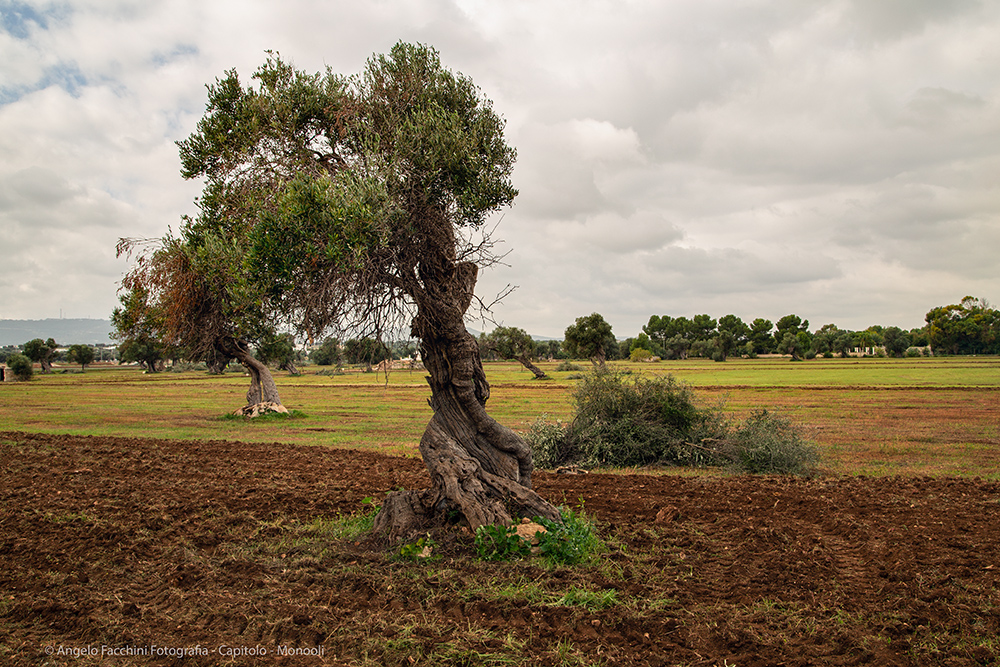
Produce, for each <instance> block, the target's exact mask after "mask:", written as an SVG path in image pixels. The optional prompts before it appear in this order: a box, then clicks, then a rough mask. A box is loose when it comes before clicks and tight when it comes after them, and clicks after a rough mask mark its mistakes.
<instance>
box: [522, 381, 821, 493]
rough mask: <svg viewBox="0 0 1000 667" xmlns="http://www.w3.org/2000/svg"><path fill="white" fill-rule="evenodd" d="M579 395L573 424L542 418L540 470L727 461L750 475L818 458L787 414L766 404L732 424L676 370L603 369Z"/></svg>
mask: <svg viewBox="0 0 1000 667" xmlns="http://www.w3.org/2000/svg"><path fill="white" fill-rule="evenodd" d="M574 401H575V403H576V414H575V416H574V418H573V421H572V422H570V423H569V424H568V425H564V424H562V423H560V422H555V423H549V422H546V421H545V420H544V418H542V419H539V420H537V421H536V422H535V423H534V424H532V426H531V429H530V431H529V432H528V433H527V435H526V436H525V440H526V441H527V443H528V445H529V446H530V447H531V450H532V454H533V456H534V459H535V464H536V465H537V466H539V467H540V468H554V467H556V466H559V465H564V464H567V463H578V464H583V465H591V466H594V465H600V466H610V467H615V468H620V467H629V466H640V465H648V464H671V465H696V466H701V465H716V466H722V465H724V466H728V467H729V468H731V469H733V470H735V471H738V472H746V473H777V474H805V473H809V472H811V471H812V470H814V469H815V466H816V464H817V462H818V460H819V457H818V454H817V452H816V450H815V448H813V447H812V446H811V445H810V444H809V443H807V442H806V441H805V439H804V438H803V437H802V435H801V433H800V432H799V430H798V429H797V428H795V426H794V425H793V424H792V423H791V422H790V421H789V420H787V419H785V418H784V417H780V416H778V415H777V414H775V413H773V412H768V411H767V410H760V411H757V412H754V413H752V414H751V415H750V417H749V418H747V419H746V420H745V421H743V422H736V423H734V422H731V421H729V420H727V419H726V418H725V416H724V413H723V409H722V405H715V406H704V407H701V406H698V405H697V403H696V401H695V397H694V394H693V393H692V391H691V390H690V389H689V388H688V387H687V386H686V385H684V384H683V383H680V382H678V381H677V380H675V379H674V378H673V377H672V376H669V375H668V376H665V377H654V378H644V377H641V376H628V375H625V374H623V373H620V372H613V371H597V372H595V373H593V374H591V375H588V376H585V377H584V378H583V381H582V382H581V383H580V384H579V385H578V386H577V388H576V392H575V394H574Z"/></svg>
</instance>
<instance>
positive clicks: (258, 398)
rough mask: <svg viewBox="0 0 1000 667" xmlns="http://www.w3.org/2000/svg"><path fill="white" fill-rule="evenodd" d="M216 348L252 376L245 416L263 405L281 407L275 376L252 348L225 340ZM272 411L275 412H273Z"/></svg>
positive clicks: (243, 343) (228, 339)
mask: <svg viewBox="0 0 1000 667" xmlns="http://www.w3.org/2000/svg"><path fill="white" fill-rule="evenodd" d="M216 346H217V347H218V350H219V352H220V353H221V354H222V355H226V356H228V357H229V358H230V359H236V361H238V362H240V363H241V364H242V365H243V367H244V368H246V369H247V373H249V374H250V388H249V389H248V390H247V404H246V406H245V407H244V408H243V412H244V414H250V412H247V410H248V408H252V407H253V406H255V405H260V404H263V403H267V404H274V405H278V406H280V405H281V398H280V397H279V396H278V386H277V385H276V384H275V383H274V376H272V375H271V371H270V369H269V368H268V367H267V365H266V364H263V363H261V362H260V361H259V360H257V359H256V358H255V357H254V356H253V355H252V354H251V353H250V348H249V346H248V345H247V344H246V343H245V342H244V341H241V340H236V339H233V338H225V339H222V340H221V341H219V342H218V343H217V344H216ZM271 411H272V412H273V410H271ZM257 412H259V411H257Z"/></svg>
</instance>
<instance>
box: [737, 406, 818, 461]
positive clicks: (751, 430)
mask: <svg viewBox="0 0 1000 667" xmlns="http://www.w3.org/2000/svg"><path fill="white" fill-rule="evenodd" d="M720 453H721V454H722V455H723V456H725V457H726V458H728V459H729V460H730V464H729V465H730V467H732V468H733V469H734V470H736V471H738V472H744V473H751V474H779V475H804V474H809V473H811V472H813V471H814V470H815V468H816V465H817V463H819V453H818V452H817V450H816V448H815V447H813V446H812V445H810V444H809V443H807V442H806V441H805V440H804V439H803V437H802V435H801V434H800V433H799V431H798V429H796V428H795V426H794V425H793V424H792V423H791V421H789V420H788V419H786V418H785V417H782V416H780V415H778V414H775V413H774V412H769V411H768V410H756V411H754V412H753V413H751V415H750V416H749V417H747V419H746V420H744V421H743V422H742V423H741V424H739V425H737V426H736V427H735V428H733V429H732V431H731V432H730V434H729V435H728V437H727V439H726V441H725V443H724V445H723V446H722V447H721V448H720Z"/></svg>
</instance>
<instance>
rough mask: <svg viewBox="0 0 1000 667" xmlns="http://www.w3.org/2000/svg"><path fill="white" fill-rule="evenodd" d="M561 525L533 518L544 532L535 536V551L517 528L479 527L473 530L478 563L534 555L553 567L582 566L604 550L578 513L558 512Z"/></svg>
mask: <svg viewBox="0 0 1000 667" xmlns="http://www.w3.org/2000/svg"><path fill="white" fill-rule="evenodd" d="M559 516H560V518H561V519H562V521H561V522H555V521H549V520H548V519H544V518H542V517H535V519H534V521H535V523H537V524H539V525H541V526H543V527H544V528H545V532H539V533H537V534H536V536H535V537H536V541H537V547H536V548H535V549H533V548H532V544H531V543H530V542H528V541H527V540H524V539H522V538H521V537H519V536H518V534H517V526H480V527H479V528H478V529H477V530H476V541H475V544H476V554H477V555H478V556H479V558H481V559H482V560H494V561H496V560H516V559H520V558H527V557H529V556H531V555H538V556H540V557H542V558H544V559H545V560H546V561H548V562H549V563H551V564H554V565H577V564H581V563H586V562H589V561H590V560H592V559H593V558H595V557H596V556H597V555H598V554H599V553H601V552H602V551H604V550H605V549H606V547H605V545H604V542H602V541H601V539H600V537H598V536H597V531H596V529H595V528H594V524H593V522H592V521H590V519H588V518H587V516H586V515H585V514H584V513H583V511H582V510H581V511H580V513H579V514H576V513H575V512H573V510H571V509H569V508H568V507H560V508H559Z"/></svg>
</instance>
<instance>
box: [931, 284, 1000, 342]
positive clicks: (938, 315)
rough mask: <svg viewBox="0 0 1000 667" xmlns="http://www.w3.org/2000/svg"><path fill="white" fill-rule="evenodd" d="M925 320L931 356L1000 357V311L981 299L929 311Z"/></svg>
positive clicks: (965, 299) (969, 297) (966, 299)
mask: <svg viewBox="0 0 1000 667" xmlns="http://www.w3.org/2000/svg"><path fill="white" fill-rule="evenodd" d="M926 320H927V330H928V337H929V339H930V344H931V347H932V348H933V349H934V353H935V354H1000V311H998V310H996V309H994V308H991V307H990V305H989V303H987V302H986V300H985V299H977V298H975V297H971V296H967V297H965V298H964V299H962V302H961V303H959V304H952V305H949V306H940V307H938V308H933V309H931V310H930V312H928V313H927V317H926Z"/></svg>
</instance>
